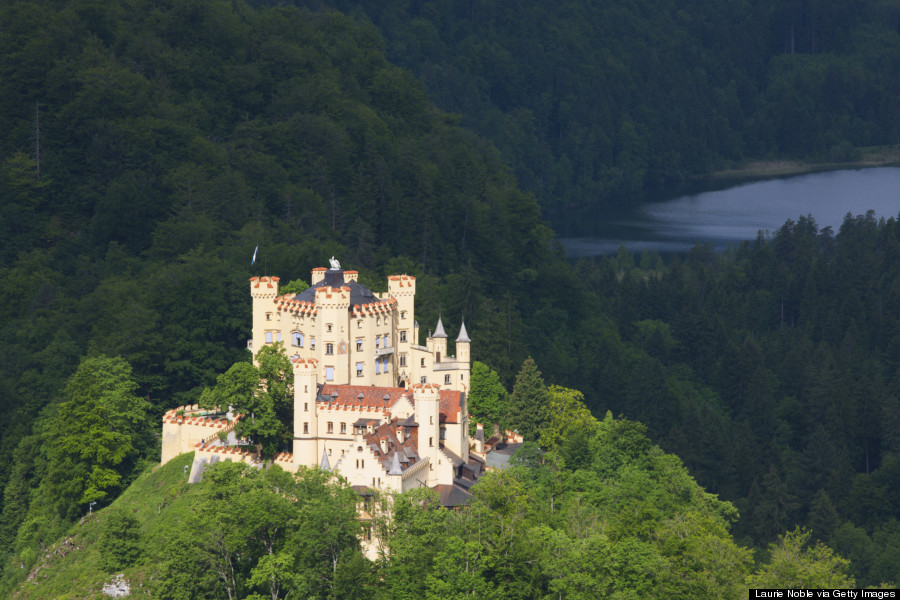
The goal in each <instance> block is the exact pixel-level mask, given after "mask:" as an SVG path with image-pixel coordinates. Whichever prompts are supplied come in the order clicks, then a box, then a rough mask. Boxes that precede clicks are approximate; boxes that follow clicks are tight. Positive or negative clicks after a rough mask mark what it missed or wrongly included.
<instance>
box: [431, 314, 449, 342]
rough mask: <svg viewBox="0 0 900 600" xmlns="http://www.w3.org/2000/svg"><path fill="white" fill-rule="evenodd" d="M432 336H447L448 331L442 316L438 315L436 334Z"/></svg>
mask: <svg viewBox="0 0 900 600" xmlns="http://www.w3.org/2000/svg"><path fill="white" fill-rule="evenodd" d="M431 337H436V338H445V337H447V333H446V332H445V331H444V324H443V323H442V322H441V318H440V317H438V324H437V328H436V329H435V330H434V335H433V336H431Z"/></svg>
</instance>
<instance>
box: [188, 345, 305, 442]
mask: <svg viewBox="0 0 900 600" xmlns="http://www.w3.org/2000/svg"><path fill="white" fill-rule="evenodd" d="M256 362H257V363H258V365H259V366H256V365H252V364H250V363H246V362H239V363H235V364H234V365H232V366H231V368H230V369H228V371H226V372H225V373H223V374H221V375H219V377H218V378H217V379H216V386H215V387H214V388H207V389H205V390H204V391H203V393H202V394H201V395H200V400H199V404H200V405H201V406H203V407H206V408H217V409H220V410H221V409H222V408H223V407H227V406H230V407H232V410H233V411H234V412H235V413H236V414H240V415H243V418H241V419H240V420H239V421H238V422H237V424H236V425H235V427H234V432H235V434H236V435H238V436H240V437H246V438H248V439H250V440H253V441H254V442H255V443H256V444H257V446H258V447H259V448H260V450H261V451H262V454H263V456H266V457H272V456H274V455H275V454H277V453H278V452H280V451H281V449H282V447H283V446H284V445H285V443H287V441H288V440H290V439H291V437H292V436H293V431H292V429H291V428H292V427H293V396H292V395H291V389H292V387H291V386H292V385H293V383H294V370H293V368H292V367H291V362H290V360H289V359H288V357H287V355H286V354H285V353H284V348H283V347H282V346H281V344H275V345H273V346H264V347H262V348H260V349H259V352H258V353H257V354H256Z"/></svg>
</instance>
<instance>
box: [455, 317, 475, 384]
mask: <svg viewBox="0 0 900 600" xmlns="http://www.w3.org/2000/svg"><path fill="white" fill-rule="evenodd" d="M456 362H457V363H458V365H459V369H460V373H461V375H462V378H461V379H460V380H459V384H460V385H458V386H455V389H458V390H462V391H464V392H468V391H469V376H470V375H471V374H472V340H470V339H469V334H468V332H467V331H466V322H465V321H463V322H462V325H460V327H459V335H458V336H457V337H456Z"/></svg>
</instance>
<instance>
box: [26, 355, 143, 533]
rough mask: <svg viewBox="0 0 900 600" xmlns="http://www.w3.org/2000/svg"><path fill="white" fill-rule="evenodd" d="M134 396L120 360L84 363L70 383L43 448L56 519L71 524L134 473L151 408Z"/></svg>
mask: <svg viewBox="0 0 900 600" xmlns="http://www.w3.org/2000/svg"><path fill="white" fill-rule="evenodd" d="M136 390H137V384H136V383H135V381H134V379H133V378H132V376H131V366H130V365H129V364H128V363H127V362H125V361H124V360H123V359H121V358H107V357H105V356H98V357H94V358H86V359H84V360H83V361H82V362H81V364H80V365H79V366H78V369H77V370H76V371H75V374H74V375H72V377H71V378H70V379H69V381H68V383H67V384H66V389H65V396H64V399H63V401H62V402H60V403H59V404H58V405H56V406H55V407H53V408H54V409H55V410H53V412H52V413H51V414H52V416H50V417H49V419H48V422H47V426H46V429H45V433H44V444H43V446H42V450H43V452H44V454H45V455H46V458H47V461H48V472H47V476H46V483H47V485H48V492H49V494H50V495H52V496H53V497H54V498H55V503H56V506H57V507H58V510H59V512H60V514H61V515H64V516H67V517H69V518H72V517H73V516H74V515H76V514H78V511H79V510H80V509H81V508H83V507H84V506H85V505H87V503H89V502H93V501H103V500H104V499H105V498H107V496H108V495H109V494H110V492H112V491H114V490H116V489H117V488H119V487H120V486H121V482H122V478H123V477H124V476H127V475H128V474H129V469H131V468H133V463H132V462H130V461H132V460H133V459H134V458H135V457H136V454H137V453H138V452H139V448H140V442H141V440H140V436H142V435H145V431H146V429H145V428H146V420H147V411H148V410H149V408H150V405H149V403H148V402H147V401H146V400H144V399H143V398H140V397H138V396H137V395H135V393H134V392H135V391H136Z"/></svg>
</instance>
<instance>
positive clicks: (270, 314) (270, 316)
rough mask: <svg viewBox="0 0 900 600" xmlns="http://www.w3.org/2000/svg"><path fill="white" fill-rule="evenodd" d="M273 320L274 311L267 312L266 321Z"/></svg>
mask: <svg viewBox="0 0 900 600" xmlns="http://www.w3.org/2000/svg"><path fill="white" fill-rule="evenodd" d="M271 320H272V313H266V321H271Z"/></svg>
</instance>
